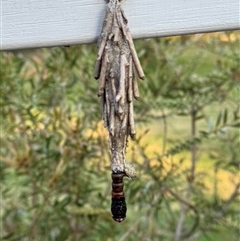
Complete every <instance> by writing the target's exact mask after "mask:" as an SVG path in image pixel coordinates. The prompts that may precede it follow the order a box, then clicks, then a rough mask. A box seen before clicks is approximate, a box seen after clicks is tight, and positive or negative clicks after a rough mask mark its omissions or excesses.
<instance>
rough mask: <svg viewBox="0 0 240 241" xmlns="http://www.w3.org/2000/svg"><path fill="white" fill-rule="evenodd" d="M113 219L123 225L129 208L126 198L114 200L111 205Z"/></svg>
mask: <svg viewBox="0 0 240 241" xmlns="http://www.w3.org/2000/svg"><path fill="white" fill-rule="evenodd" d="M111 212H112V218H113V219H114V220H115V221H116V222H119V223H121V222H122V221H123V220H124V219H125V218H126V212H127V206H126V202H125V198H124V197H121V198H112V205H111Z"/></svg>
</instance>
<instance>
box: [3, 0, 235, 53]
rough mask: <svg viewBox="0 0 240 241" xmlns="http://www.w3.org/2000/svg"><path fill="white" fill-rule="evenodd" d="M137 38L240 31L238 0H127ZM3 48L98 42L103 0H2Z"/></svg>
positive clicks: (123, 3) (126, 7)
mask: <svg viewBox="0 0 240 241" xmlns="http://www.w3.org/2000/svg"><path fill="white" fill-rule="evenodd" d="M122 6H123V9H124V11H125V14H126V16H127V18H128V20H129V27H130V30H131V32H132V35H133V38H149V37H160V36H172V35H182V34H191V33H203V32H214V31H223V30H234V29H239V18H240V16H239V0H210V1H209V0H123V2H122ZM0 8H1V9H0V12H1V16H0V19H1V25H0V27H1V31H0V41H1V42H0V48H1V50H13V49H25V48H39V47H51V46H61V45H73V44H82V43H92V42H95V41H96V39H97V36H98V35H99V33H100V31H101V26H102V21H103V18H104V13H105V1H104V0H1V1H0Z"/></svg>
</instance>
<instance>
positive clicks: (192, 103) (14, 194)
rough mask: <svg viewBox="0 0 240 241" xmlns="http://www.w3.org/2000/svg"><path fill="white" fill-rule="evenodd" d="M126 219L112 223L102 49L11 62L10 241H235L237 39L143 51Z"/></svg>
mask: <svg viewBox="0 0 240 241" xmlns="http://www.w3.org/2000/svg"><path fill="white" fill-rule="evenodd" d="M135 43H136V49H137V52H138V54H139V57H140V61H141V63H142V66H143V69H144V70H145V75H146V80H145V81H139V89H140V94H141V99H140V100H139V101H138V102H135V103H134V107H135V119H136V123H137V136H136V138H135V140H132V141H129V147H128V149H127V160H128V162H130V163H133V164H134V166H135V168H136V169H137V170H138V173H139V175H138V177H137V178H136V179H134V180H131V181H129V180H127V179H126V180H125V196H126V201H127V204H128V212H127V219H126V220H125V221H124V222H123V223H121V224H119V223H116V222H114V221H113V220H112V218H111V214H110V200H111V178H110V175H111V171H110V163H109V151H108V140H107V132H106V130H105V129H104V128H103V123H102V121H101V114H100V107H99V100H98V98H97V94H96V93H97V82H96V81H95V80H94V78H93V69H94V62H95V58H96V46H95V45H82V46H72V47H69V48H64V47H62V48H60V47H56V48H51V49H38V50H26V51H15V52H1V58H0V59H1V63H0V64H1V65H0V67H1V69H0V72H1V79H0V80H1V97H0V99H1V152H0V161H1V169H0V172H1V194H2V197H1V199H2V200H1V240H8V241H33V240H34V241H79V240H87V241H123V240H127V241H136V240H141V241H159V240H161V241H170V240H174V241H180V240H186V241H193V240H197V241H204V240H207V241H209V240H214V241H215V240H218V241H237V240H238V238H239V235H240V220H239V217H240V216H239V215H240V213H239V212H240V209H239V196H238V195H239V187H240V182H239V172H238V171H239V162H240V161H239V154H240V148H239V147H240V145H239V144H240V143H239V127H240V121H239V120H240V109H239V108H240V107H239V91H240V82H239V76H240V68H239V63H240V62H239V60H240V58H239V32H237V31H236V32H226V33H214V34H205V35H193V36H182V37H171V38H161V39H146V40H138V41H135Z"/></svg>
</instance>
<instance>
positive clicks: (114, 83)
mask: <svg viewBox="0 0 240 241" xmlns="http://www.w3.org/2000/svg"><path fill="white" fill-rule="evenodd" d="M127 22H128V21H127V19H126V17H125V15H124V13H123V10H122V8H121V5H120V1H119V0H110V1H109V3H108V4H107V9H106V16H105V19H104V23H103V29H102V33H101V35H100V37H99V42H98V55H97V61H96V66H95V71H94V77H95V78H96V79H98V96H99V97H100V99H101V108H102V117H103V121H104V125H105V127H106V128H107V129H108V132H109V142H110V153H111V169H112V172H113V174H117V173H124V175H125V176H129V177H133V176H135V174H136V173H135V171H134V169H133V168H132V167H131V165H129V164H127V163H126V161H125V151H126V145H127V139H128V136H130V137H132V138H133V137H134V135H135V133H136V132H135V124H134V117H133V98H135V99H138V98H139V91H138V85H137V81H136V74H135V73H137V75H138V77H139V78H140V79H144V73H143V70H142V67H141V65H140V62H139V59H138V57H137V53H136V50H135V48H134V44H133V40H132V37H131V34H130V31H129V29H128V27H127ZM113 177H114V176H113ZM113 180H116V179H113ZM120 180H122V178H121V179H120ZM114 188H115V190H116V183H114ZM114 193H116V192H114ZM115 196H116V195H115ZM115 196H114V197H113V199H114V200H115V199H116V198H121V200H122V198H124V194H123V192H121V195H120V196H121V197H120V196H119V195H117V197H115ZM114 200H113V202H114ZM117 200H118V199H117ZM116 205H117V204H116ZM123 205H125V201H124V204H123ZM113 206H114V204H113V203H112V212H113V209H114V210H117V211H119V210H120V209H121V207H119V208H118V207H116V206H114V207H113ZM123 209H124V208H123ZM125 212H126V211H125ZM120 216H121V214H120V213H119V212H117V214H114V213H113V218H114V220H116V221H119V220H121V221H122V220H123V219H124V218H125V216H124V214H123V215H122V216H124V217H120Z"/></svg>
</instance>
